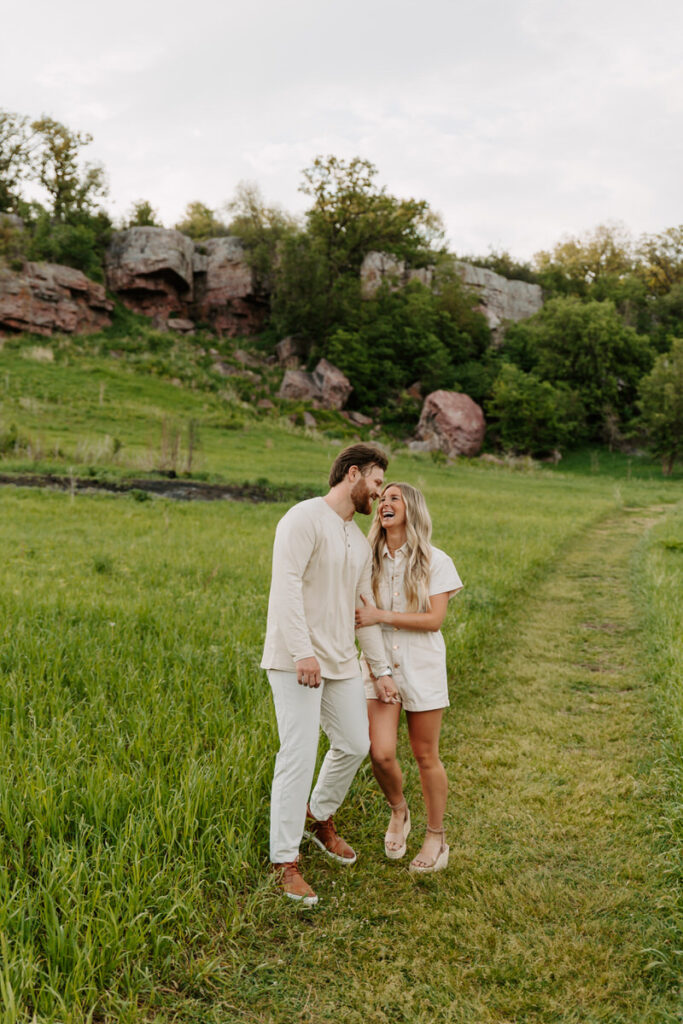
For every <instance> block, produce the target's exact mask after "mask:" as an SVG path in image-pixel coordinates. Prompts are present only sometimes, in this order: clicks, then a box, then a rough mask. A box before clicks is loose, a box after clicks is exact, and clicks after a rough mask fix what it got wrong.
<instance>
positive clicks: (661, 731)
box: [0, 346, 683, 1024]
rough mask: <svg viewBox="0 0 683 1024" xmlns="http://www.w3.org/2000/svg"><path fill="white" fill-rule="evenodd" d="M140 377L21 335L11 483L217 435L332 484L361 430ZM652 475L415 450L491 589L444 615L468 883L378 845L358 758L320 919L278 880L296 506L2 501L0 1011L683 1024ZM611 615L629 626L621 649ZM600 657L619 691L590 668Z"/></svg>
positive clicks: (6, 406) (45, 1017)
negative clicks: (283, 894)
mask: <svg viewBox="0 0 683 1024" xmlns="http://www.w3.org/2000/svg"><path fill="white" fill-rule="evenodd" d="M133 369H134V367H132V366H131V365H129V364H126V363H124V362H122V361H116V360H111V359H109V360H108V361H107V360H105V358H104V357H102V356H97V357H95V356H91V355H87V354H86V355H84V356H83V358H82V360H80V361H79V360H76V359H75V358H72V359H71V362H69V364H68V365H64V364H63V363H62V362H61V361H60V360H59V359H56V361H54V362H48V361H46V360H41V359H40V358H36V357H35V356H34V357H31V358H25V355H23V354H22V352H21V351H20V350H19V349H17V348H11V347H8V346H5V349H3V350H2V351H0V393H1V394H2V405H1V407H0V424H2V427H3V429H5V430H8V429H9V427H10V425H11V424H15V425H16V428H17V432H18V433H19V434H21V435H22V436H23V437H25V438H26V439H28V441H29V445H28V447H25V448H23V449H22V450H20V451H16V450H12V451H8V452H7V454H6V458H5V459H4V460H0V472H2V471H7V470H18V469H22V468H23V469H26V468H55V469H58V470H61V471H62V472H65V471H67V470H68V467H69V466H70V465H72V464H74V463H75V464H77V465H80V466H84V467H86V470H87V467H88V466H90V467H92V470H93V473H95V474H98V475H99V474H101V473H111V474H112V475H122V474H131V473H138V472H141V471H143V470H152V469H155V468H156V469H158V468H160V466H159V459H160V458H161V457H162V455H163V454H164V453H163V451H162V447H163V446H162V440H163V436H164V430H165V431H166V436H167V438H168V437H169V436H170V434H169V430H170V429H171V428H170V427H169V424H171V426H173V429H176V428H177V429H178V430H179V431H180V434H181V436H183V437H184V436H186V434H185V433H184V431H186V429H187V425H188V424H189V422H190V420H195V421H196V422H197V423H199V425H200V426H199V431H200V437H201V448H200V449H199V452H198V454H197V455H196V458H197V459H198V460H199V463H198V468H199V471H200V472H203V473H205V474H206V475H207V476H210V477H212V478H214V477H215V478H218V477H220V478H222V479H225V480H232V481H240V480H255V479H258V478H267V479H268V480H270V481H272V482H274V483H288V484H296V485H298V486H302V487H313V488H320V490H321V491H322V490H323V489H324V483H325V477H326V472H327V468H328V466H329V462H330V461H331V459H332V458H333V457H334V455H335V453H336V452H337V451H338V450H339V449H338V446H337V445H335V444H334V442H335V441H338V440H339V439H338V438H335V437H331V436H325V435H324V434H322V433H313V434H309V435H307V434H305V433H304V432H303V431H297V430H294V429H293V428H292V427H291V426H290V425H288V424H285V423H283V422H282V421H281V420H279V419H278V418H276V417H271V418H265V417H259V416H256V415H255V413H254V411H253V409H252V408H250V407H249V406H247V407H246V408H245V407H244V406H242V405H241V404H239V403H238V402H236V401H235V400H234V398H233V399H232V400H231V401H228V399H227V398H226V397H225V396H223V397H221V396H220V395H219V394H218V393H217V392H213V391H211V390H207V391H202V390H200V389H199V388H197V389H196V390H192V389H191V388H190V389H188V388H187V387H179V386H178V385H177V384H175V385H174V384H171V383H169V382H168V381H165V380H160V379H155V378H154V377H151V376H149V375H147V376H142V375H140V374H139V373H136V372H133ZM3 382H4V385H3ZM3 386H4V392H3V391H2V387H3ZM164 424H166V426H164ZM174 425H175V426H174ZM106 438H109V439H110V441H108V442H106V441H105V439H106ZM114 438H117V439H118V440H119V442H120V445H119V447H118V448H116V446H115V445H114V444H113V442H112V440H111V439H114ZM31 445H33V446H34V447H33V448H31ZM87 445H90V447H89V448H88V447H87ZM79 446H80V447H79ZM115 448H116V450H114V449H115ZM55 449H56V450H57V453H58V454H56V455H55ZM60 453H61V454H60ZM79 453H80V454H81V455H84V456H87V457H86V458H83V459H82V461H80V462H76V456H77V455H79ZM166 454H168V452H166ZM627 469H628V467H627V466H626V465H625V464H624V463H620V464H615V465H613V466H612V467H611V469H610V472H609V473H607V472H604V471H603V470H602V469H601V468H600V467H599V466H598V467H597V468H595V467H593V469H592V470H591V469H589V471H588V472H584V473H581V472H579V471H573V470H568V471H567V472H562V471H557V470H550V469H539V470H534V471H529V472H519V471H513V470H508V469H503V468H499V467H487V466H482V465H477V464H475V463H472V464H468V463H466V462H463V463H459V464H457V465H455V466H452V467H446V466H441V465H438V464H436V463H434V462H433V461H432V460H431V459H430V458H428V457H425V456H412V455H407V454H404V455H400V454H397V455H396V456H395V458H393V460H392V464H391V466H390V470H389V476H390V477H391V478H398V479H403V478H407V479H409V480H411V481H412V482H414V483H416V484H417V485H418V486H421V487H423V488H424V490H425V493H426V495H427V498H428V501H429V504H430V508H431V510H432V513H433V517H434V521H435V538H434V539H435V543H436V544H438V545H439V546H440V547H443V548H445V549H446V550H447V551H449V553H451V554H452V555H453V557H454V560H455V562H456V565H457V566H458V569H459V571H460V573H461V575H462V577H463V579H464V581H465V583H466V589H465V591H464V592H463V594H462V595H460V596H459V597H458V599H457V601H455V602H454V603H453V607H452V609H451V612H450V613H449V618H448V620H447V625H446V627H445V636H446V641H447V646H448V652H449V674H450V678H451V680H452V703H453V707H452V709H451V712H450V713H449V715H448V718H447V723H446V727H445V730H444V757H445V760H446V763H447V766H448V770H449V775H450V777H451V780H452V795H451V801H450V804H449V817H448V829H449V836H450V838H451V841H452V844H453V847H454V864H453V867H452V869H451V870H450V871H449V872H447V873H446V874H445V875H444V876H440V877H435V878H433V879H429V878H426V879H423V880H420V881H419V882H417V883H416V882H415V881H414V880H413V879H412V878H411V877H410V876H409V875H408V873H407V871H405V870H404V868H403V867H402V866H400V865H398V866H397V865H391V866H389V865H388V864H387V863H386V862H384V861H383V860H381V859H377V853H378V851H379V850H381V835H382V833H383V829H384V826H385V817H386V814H385V809H384V807H383V805H382V800H381V799H380V796H379V794H378V791H377V788H376V786H375V783H374V781H373V780H372V777H371V774H370V772H369V770H368V767H367V765H366V766H364V768H363V769H362V770H361V772H360V773H359V776H358V778H357V780H356V782H355V783H354V787H353V790H352V793H351V796H350V798H349V800H348V802H347V803H346V805H345V806H344V808H343V810H342V813H341V814H340V819H339V820H340V824H341V825H342V826H343V827H344V829H345V831H346V832H347V833H348V834H349V837H350V838H352V839H353V841H354V844H357V845H358V848H359V851H360V859H359V864H358V865H357V867H355V868H354V869H352V870H350V871H349V872H348V873H347V874H345V875H344V874H341V873H340V872H339V871H335V870H334V869H332V868H328V866H327V865H326V864H322V863H321V862H320V860H319V859H316V858H315V857H311V858H310V860H309V861H307V863H308V865H309V867H310V870H309V873H310V874H311V878H312V880H313V881H314V882H315V885H316V888H317V889H318V891H319V892H320V894H321V896H322V897H323V899H322V904H321V907H320V908H319V912H317V913H316V914H314V915H311V914H310V913H309V914H302V913H300V912H299V911H298V908H295V907H292V906H291V905H289V904H287V905H284V906H283V904H282V901H281V900H279V899H278V898H277V896H276V895H275V893H274V892H273V891H272V888H271V886H270V883H269V880H268V876H267V872H266V863H267V824H268V823H267V818H268V792H269V784H270V775H271V772H272V764H273V758H274V754H275V749H276V743H277V739H276V733H275V728H274V719H273V714H272V709H271V702H270V697H269V692H268V686H267V683H266V680H265V677H264V674H263V673H262V672H261V671H260V670H259V668H258V662H259V656H260V648H261V643H262V637H263V631H264V622H265V609H266V603H267V590H268V582H269V572H270V554H271V544H272V537H273V532H274V528H275V524H276V522H277V520H278V518H279V517H280V516H281V515H282V513H283V511H284V509H285V508H286V506H285V505H282V504H269V505H253V504H238V503H234V502H219V503H212V504H204V503H202V504H200V503H174V502H171V501H168V500H165V499H154V500H150V501H145V502H140V501H138V500H136V496H135V495H124V496H117V497H112V496H107V495H101V494H98V495H77V496H75V497H72V496H69V495H68V494H59V493H53V492H50V491H31V490H28V489H15V488H1V489H0V550H1V551H2V587H1V588H0V730H1V736H2V743H1V744H0V766H1V767H0V772H1V776H0V777H1V779H2V785H1V786H0V850H1V851H2V856H1V857H0V889H1V896H0V943H1V944H2V945H1V953H2V956H1V960H2V965H1V968H0V1000H1V1003H2V1007H3V1016H2V1018H0V1019H1V1020H2V1021H3V1022H6V1024H13V1022H15V1021H17V1022H19V1021H20V1022H23V1021H27V1022H28V1021H31V1020H33V1019H35V1020H36V1021H37V1022H39V1024H48V1022H57V1021H59V1022H68V1024H80V1022H85V1021H94V1022H98V1021H107V1022H109V1021H111V1022H114V1021H116V1022H130V1024H133V1022H135V1024H138V1022H143V1021H144V1022H151V1021H155V1022H159V1024H162V1022H164V1024H166V1022H169V1024H170V1022H171V1021H174V1022H186V1021H187V1022H197V1024H198V1022H200V1021H201V1022H209V1021H212V1022H215V1024H223V1022H227V1021H236V1020H240V1021H250V1022H263V1024H266V1022H270V1021H277V1022H280V1021H281V1022H283V1024H284V1022H288V1021H293V1020H298V1021H304V1022H305V1021H309V1022H312V1024H317V1022H322V1021H326V1020H329V1019H332V1018H333V1017H335V1019H339V1020H341V1021H345V1022H349V1024H353V1022H356V1021H358V1022H360V1021H365V1022H372V1024H383V1022H384V1021H389V1020H390V1021H392V1022H393V1021H405V1022H406V1024H408V1022H410V1024H416V1022H421V1021H425V1022H427V1021H453V1022H458V1024H459V1022H461V1021H467V1022H469V1021H472V1022H473V1024H474V1022H480V1021H481V1022H488V1021H491V1022H496V1024H507V1022H513V1021H514V1022H519V1024H522V1022H526V1021H538V1022H539V1024H545V1022H547V1021H552V1022H555V1021H557V1022H563V1024H564V1022H566V1024H570V1022H571V1024H592V1022H594V1021H595V1022H597V1021H600V1022H610V1024H617V1022H627V1021H629V1022H630V1021H648V1022H650V1021H651V1022H652V1024H655V1022H657V1024H659V1022H664V1021H674V1020H680V1016H677V1012H678V1011H677V1003H676V998H677V997H676V993H675V991H674V985H675V979H676V977H677V969H678V967H679V966H680V965H678V964H677V960H676V949H680V948H681V947H680V936H681V933H682V931H681V917H680V909H681V908H680V906H679V904H678V902H677V900H678V891H679V886H680V882H681V872H680V850H681V839H682V835H681V833H682V831H683V826H682V824H681V822H682V821H683V816H682V815H681V813H680V806H681V804H680V778H681V776H680V773H681V771H683V760H682V758H681V755H682V754H683V703H682V701H681V690H680V679H681V675H682V674H681V671H680V668H681V661H680V659H681V648H680V637H681V633H682V630H681V616H682V614H683V612H682V609H681V603H680V602H681V597H680V595H681V589H682V588H681V586H680V572H681V557H682V555H681V551H682V549H683V529H682V522H683V520H682V519H681V515H680V502H681V499H682V498H683V488H681V485H680V481H678V480H677V479H674V480H662V479H661V478H659V477H658V475H653V478H652V479H647V478H644V479H641V478H640V476H639V474H635V473H631V474H630V475H629V473H628V471H627ZM645 477H647V474H645ZM652 510H655V511H652ZM651 523H652V524H653V525H652V529H651V530H650V524H651ZM601 531H604V532H601ZM640 538H645V539H643V540H642V541H641V540H640ZM629 573H632V576H630V575H629ZM631 578H632V579H633V581H634V583H633V589H632V590H629V580H630V579H631ZM591 579H597V580H600V581H601V585H600V586H599V587H595V588H593V587H590V588H589V590H583V589H581V587H583V586H584V584H585V581H588V583H589V584H590V582H591ZM567 581H570V582H569V583H568V582H567ZM612 584H613V585H612ZM567 587H569V589H567ZM594 590H595V593H594V592H593V591H594ZM631 593H632V594H633V595H635V598H636V605H637V608H638V610H636V606H634V605H633V604H632V602H631V597H630V596H629V594H631ZM590 602H597V603H596V604H595V605H594V606H593V605H591V604H590ZM610 602H613V603H614V602H616V604H615V605H614V607H612V606H611V604H610ZM617 605H618V607H617ZM638 616H640V618H639V619H638ZM594 621H595V622H603V621H609V622H611V621H615V622H619V623H621V624H622V625H623V629H621V628H620V630H619V631H617V632H615V633H614V636H613V637H612V639H613V640H614V647H615V649H614V650H612V651H611V653H609V654H605V653H604V652H603V653H600V651H597V653H596V651H589V650H587V648H586V644H587V643H588V641H589V640H590V641H591V642H593V641H594V640H595V638H596V637H597V638H598V639H600V640H601V639H604V633H603V631H601V630H591V629H589V630H588V633H586V632H585V630H584V625H583V624H585V623H586V622H589V623H590V622H594ZM636 621H640V623H641V631H640V632H639V631H638V630H637V629H636V628H635V626H634V625H633V623H635V622H636ZM582 630H583V632H582ZM609 636H612V634H611V633H610V634H609ZM587 638H588V639H587ZM577 651H578V652H579V653H577ZM619 652H621V653H619ZM607 657H609V658H613V659H614V660H615V663H616V662H618V663H619V664H620V665H622V668H620V669H619V672H621V673H622V674H624V675H625V677H627V678H625V681H624V679H621V677H619V678H617V677H616V676H614V677H613V675H611V674H610V672H611V669H610V670H609V671H607V670H606V673H602V669H600V671H594V670H593V669H587V668H586V667H585V666H586V665H592V664H601V662H602V660H604V659H605V658H607ZM553 658H554V659H555V661H554V662H553ZM577 659H578V661H577ZM577 663H578V668H576V664H577ZM622 663H623V664H622ZM525 665H527V666H529V665H531V666H535V669H534V671H532V672H530V674H525V669H524V666H525ZM650 666H652V669H651V670H650ZM577 673H578V675H577ZM603 676H604V678H603ZM587 681H588V682H587ZM589 683H590V685H589ZM601 687H602V689H601ZM626 691H628V692H629V693H631V692H632V693H633V694H634V696H633V698H629V701H628V702H626V703H629V708H628V709H625V708H624V703H625V702H624V701H623V700H621V699H620V698H619V697H618V696H617V695H620V694H622V693H623V692H626ZM577 694H578V695H579V696H582V697H585V695H586V694H588V695H589V696H590V700H589V701H587V702H586V704H585V706H584V705H581V707H578V708H574V707H573V706H570V705H569V704H568V701H569V699H570V697H571V699H572V700H573V699H576V695H577ZM593 704H597V705H598V706H601V707H604V708H606V710H605V711H604V713H601V714H600V715H598V714H597V713H596V711H595V709H594V708H593V707H592V705H593ZM568 716H569V717H568ZM620 716H621V717H620ZM569 722H571V729H570V730H569V731H568V728H567V723H569ZM568 737H569V739H568ZM579 748H580V750H581V753H580V757H577V749H579ZM402 752H403V756H404V757H405V756H406V747H405V737H403V739H402ZM558 752H559V753H558ZM601 753H602V755H604V757H601V756H600V754H601ZM556 755H557V757H556ZM676 758H678V761H677V760H676ZM555 762H556V763H555ZM603 762H604V763H603ZM677 765H678V767H676V766H677ZM406 766H407V768H408V771H407V778H408V792H409V794H410V795H411V799H413V800H414V802H415V809H414V814H415V818H416V821H417V822H418V823H419V822H420V820H421V818H420V809H419V806H420V805H419V800H418V796H417V794H418V782H417V775H416V772H415V770H414V768H413V767H411V766H410V765H409V764H408V762H406ZM591 772H594V773H595V774H594V775H590V773H591ZM677 773H678V774H677ZM629 779H630V780H632V784H631V783H630V782H628V780H629ZM633 780H634V781H633ZM417 835H418V833H417V832H416V837H417ZM416 842H417V838H416ZM648 865H649V867H648ZM610 879H611V880H612V881H615V880H616V881H617V882H618V884H617V885H616V889H615V890H614V892H613V893H612V894H611V895H610ZM629 887H630V888H629ZM591 894H592V896H591ZM539 908H540V909H539ZM653 908H654V909H653ZM657 909H659V910H660V911H661V913H660V914H657V913H655V912H654V910H657ZM582 921H583V922H584V924H583V925H582V924H581V922H582ZM577 922H578V923H577ZM610 950H611V951H612V953H611V954H610ZM645 950H654V951H655V952H648V953H646V952H645Z"/></svg>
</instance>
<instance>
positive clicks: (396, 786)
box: [368, 700, 407, 850]
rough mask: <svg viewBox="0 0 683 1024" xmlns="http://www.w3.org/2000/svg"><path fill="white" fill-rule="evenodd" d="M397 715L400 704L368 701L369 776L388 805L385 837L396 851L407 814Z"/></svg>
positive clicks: (401, 840)
mask: <svg viewBox="0 0 683 1024" xmlns="http://www.w3.org/2000/svg"><path fill="white" fill-rule="evenodd" d="M400 714H401V705H400V704H384V703H382V701H381V700H369V701H368V718H369V720H370V760H371V761H372V772H373V775H374V776H375V778H376V779H377V782H378V783H379V788H380V789H381V790H382V792H383V793H384V795H385V797H386V798H387V803H388V804H390V806H391V820H390V822H389V827H388V828H387V834H386V837H385V843H386V845H387V848H388V849H391V850H398V849H399V848H400V847H401V846H402V844H403V843H404V838H403V825H404V822H405V819H406V814H407V805H406V803H405V800H404V798H403V774H402V772H401V766H400V764H399V763H398V760H397V758H396V743H397V739H398V720H399V717H400Z"/></svg>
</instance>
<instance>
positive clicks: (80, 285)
mask: <svg viewBox="0 0 683 1024" xmlns="http://www.w3.org/2000/svg"><path fill="white" fill-rule="evenodd" d="M112 309H113V304H112V303H111V302H110V301H109V300H108V299H107V297H106V295H105V291H104V287H103V286H102V285H101V284H97V282H95V281H91V280H90V279H89V278H87V277H86V276H85V274H83V273H81V271H80V270H74V269H73V267H64V266H62V265H61V264H58V263H26V264H25V265H24V269H23V270H22V271H19V272H17V271H12V270H7V269H3V268H0V332H2V331H30V332H31V333H32V334H42V335H45V336H49V335H51V334H54V333H55V332H64V333H65V334H76V333H78V334H92V333H93V332H94V331H99V330H102V328H103V327H108V326H109V325H110V324H111V318H110V316H109V314H110V313H111V311H112Z"/></svg>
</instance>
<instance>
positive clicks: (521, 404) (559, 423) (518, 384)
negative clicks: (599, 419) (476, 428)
mask: <svg viewBox="0 0 683 1024" xmlns="http://www.w3.org/2000/svg"><path fill="white" fill-rule="evenodd" d="M486 412H487V415H488V416H490V417H491V418H492V420H493V421H494V424H493V428H492V430H493V433H495V434H496V435H497V437H498V441H499V443H500V445H501V446H502V447H503V448H504V449H507V450H512V451H516V452H523V453H525V454H530V455H543V454H547V453H549V452H551V451H553V450H554V449H556V448H563V447H565V446H566V445H568V444H571V443H572V442H573V441H576V440H577V439H578V437H579V436H580V434H581V429H582V426H583V407H582V403H581V399H580V398H579V396H578V394H577V393H576V392H575V391H572V390H571V389H570V388H568V387H567V386H566V385H564V384H560V385H557V386H554V385H552V384H551V383H550V382H549V381H547V380H541V379H540V378H539V377H537V376H536V375H535V374H533V373H524V371H523V370H520V369H519V367H517V366H513V365H512V363H506V364H505V365H504V366H502V367H501V370H500V374H499V376H498V378H497V379H496V382H495V383H494V385H493V395H492V398H491V401H490V402H489V403H488V406H487V409H486Z"/></svg>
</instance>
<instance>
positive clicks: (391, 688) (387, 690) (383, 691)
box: [372, 676, 401, 704]
mask: <svg viewBox="0 0 683 1024" xmlns="http://www.w3.org/2000/svg"><path fill="white" fill-rule="evenodd" d="M372 682H373V684H374V687H375V693H376V694H377V696H378V697H379V699H380V700H381V701H382V703H383V704H400V703H401V698H400V697H399V695H398V690H397V689H396V684H395V682H394V680H393V679H392V678H391V676H380V677H379V679H373V680H372Z"/></svg>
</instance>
